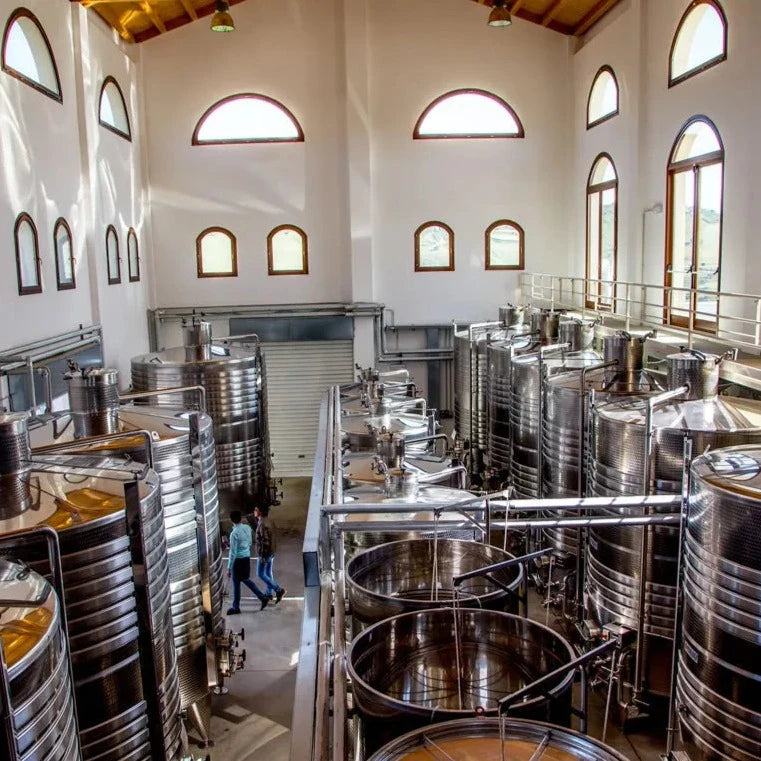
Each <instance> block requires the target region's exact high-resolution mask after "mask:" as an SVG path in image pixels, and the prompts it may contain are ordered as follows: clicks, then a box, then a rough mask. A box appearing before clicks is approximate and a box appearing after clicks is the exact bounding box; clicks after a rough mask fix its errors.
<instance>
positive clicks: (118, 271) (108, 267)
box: [106, 225, 122, 285]
mask: <svg viewBox="0 0 761 761" xmlns="http://www.w3.org/2000/svg"><path fill="white" fill-rule="evenodd" d="M109 233H113V234H114V240H115V241H116V277H114V276H113V274H112V272H111V257H110V256H109V255H108V254H109V251H108V236H109ZM106 274H107V276H108V284H109V285H120V284H121V282H122V258H121V255H120V254H119V234H118V233H117V232H116V228H115V227H114V226H113V225H109V226H108V227H107V228H106Z"/></svg>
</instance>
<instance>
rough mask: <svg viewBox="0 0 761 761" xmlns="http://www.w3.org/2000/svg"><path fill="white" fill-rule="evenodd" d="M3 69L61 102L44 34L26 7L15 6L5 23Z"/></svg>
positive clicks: (61, 98) (58, 86)
mask: <svg viewBox="0 0 761 761" xmlns="http://www.w3.org/2000/svg"><path fill="white" fill-rule="evenodd" d="M3 71H5V72H7V73H8V74H10V75H11V76H13V77H16V79H19V80H21V81H22V82H25V83H26V84H28V85H30V86H31V87H34V89H35V90H38V91H39V92H41V93H44V94H45V95H48V96H50V97H51V98H53V100H57V101H58V102H59V103H61V102H62V101H63V97H62V95H61V79H60V77H59V76H58V68H57V67H56V63H55V58H53V51H52V49H51V47H50V42H49V40H48V36H47V35H46V34H45V30H44V29H43V28H42V25H41V24H40V22H39V21H38V20H37V17H36V16H35V15H34V14H33V13H32V12H31V11H29V10H27V9H26V8H17V9H16V10H15V11H14V12H13V13H12V14H11V17H10V18H9V19H8V22H7V23H6V25H5V33H4V34H3Z"/></svg>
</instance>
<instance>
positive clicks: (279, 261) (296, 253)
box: [267, 225, 309, 275]
mask: <svg viewBox="0 0 761 761" xmlns="http://www.w3.org/2000/svg"><path fill="white" fill-rule="evenodd" d="M267 270H268V273H269V274H270V275H308V274H309V259H308V252H307V236H306V233H305V232H304V231H303V230H302V229H301V228H299V227H296V226H295V225H280V226H279V227H276V228H275V229H274V230H272V231H271V232H270V234H269V235H268V236H267Z"/></svg>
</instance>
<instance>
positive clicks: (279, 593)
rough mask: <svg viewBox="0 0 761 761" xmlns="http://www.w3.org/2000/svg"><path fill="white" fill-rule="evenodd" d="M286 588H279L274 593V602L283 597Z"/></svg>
mask: <svg viewBox="0 0 761 761" xmlns="http://www.w3.org/2000/svg"><path fill="white" fill-rule="evenodd" d="M287 591H288V590H287V589H281V590H280V591H279V592H278V593H277V594H276V595H275V602H280V601H281V600H282V599H283V595H284V594H285V593H286V592H287Z"/></svg>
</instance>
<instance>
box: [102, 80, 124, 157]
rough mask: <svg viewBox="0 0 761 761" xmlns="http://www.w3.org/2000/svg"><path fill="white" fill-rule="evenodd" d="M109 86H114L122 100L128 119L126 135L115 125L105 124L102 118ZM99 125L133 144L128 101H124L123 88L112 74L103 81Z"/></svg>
mask: <svg viewBox="0 0 761 761" xmlns="http://www.w3.org/2000/svg"><path fill="white" fill-rule="evenodd" d="M109 84H113V85H114V87H116V90H117V92H118V93H119V97H120V98H121V100H122V106H123V107H124V116H125V117H126V119H127V132H126V133H124V132H122V131H121V130H120V129H117V128H116V127H114V126H113V124H109V123H108V122H104V121H103V119H101V118H100V111H101V106H102V104H103V96H104V95H105V94H106V87H107V86H108V85H109ZM98 124H100V126H101V127H104V128H105V129H107V130H108V131H109V132H113V133H114V135H118V136H119V137H121V138H123V139H124V140H126V141H127V142H128V143H131V142H132V123H131V122H130V118H129V111H128V110H127V101H126V100H124V93H123V92H122V88H121V87H119V83H118V82H117V81H116V79H115V78H114V77H112V76H111V75H110V74H109V75H108V76H107V77H106V78H105V79H104V80H103V84H102V85H101V86H100V97H99V98H98Z"/></svg>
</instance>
